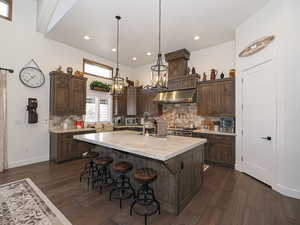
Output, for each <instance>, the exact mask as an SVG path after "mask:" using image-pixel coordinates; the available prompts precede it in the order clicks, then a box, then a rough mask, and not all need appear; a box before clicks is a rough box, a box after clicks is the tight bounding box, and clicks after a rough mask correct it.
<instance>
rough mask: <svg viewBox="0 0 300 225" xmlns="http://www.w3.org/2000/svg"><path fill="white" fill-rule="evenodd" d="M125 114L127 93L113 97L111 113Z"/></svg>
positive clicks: (116, 114) (115, 114)
mask: <svg viewBox="0 0 300 225" xmlns="http://www.w3.org/2000/svg"><path fill="white" fill-rule="evenodd" d="M126 114H127V94H126V92H125V93H124V94H123V95H120V96H114V97H113V115H114V116H126Z"/></svg>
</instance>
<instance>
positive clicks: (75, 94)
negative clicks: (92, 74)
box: [70, 77, 86, 115]
mask: <svg viewBox="0 0 300 225" xmlns="http://www.w3.org/2000/svg"><path fill="white" fill-rule="evenodd" d="M70 96H71V97H70V98H71V101H70V102H71V106H70V111H71V113H72V114H73V115H84V114H85V113H86V110H85V109H86V79H82V78H75V77H74V78H72V79H71V88H70Z"/></svg>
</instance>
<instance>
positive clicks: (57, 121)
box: [49, 116, 82, 129]
mask: <svg viewBox="0 0 300 225" xmlns="http://www.w3.org/2000/svg"><path fill="white" fill-rule="evenodd" d="M66 120H67V123H68V127H69V128H70V129H71V128H75V120H82V116H50V120H49V128H50V129H59V128H63V123H64V121H66Z"/></svg>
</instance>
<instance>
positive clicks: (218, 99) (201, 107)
mask: <svg viewBox="0 0 300 225" xmlns="http://www.w3.org/2000/svg"><path fill="white" fill-rule="evenodd" d="M197 103H198V115H201V116H230V117H234V116H235V83H234V79H231V78H226V79H224V80H214V81H206V82H200V83H198V84H197Z"/></svg>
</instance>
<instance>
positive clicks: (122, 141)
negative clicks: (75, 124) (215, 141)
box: [74, 131, 207, 161]
mask: <svg viewBox="0 0 300 225" xmlns="http://www.w3.org/2000/svg"><path fill="white" fill-rule="evenodd" d="M74 139H76V140H80V141H85V142H88V143H92V144H95V145H100V146H105V147H109V148H113V149H116V150H120V151H124V152H128V153H132V154H136V155H140V156H144V157H148V158H151V159H157V160H160V161H167V160H169V159H171V158H173V157H175V156H177V155H180V154H182V153H185V152H187V151H189V150H191V149H193V148H195V147H197V146H200V145H203V144H205V143H206V142H207V140H206V139H202V138H191V137H180V136H170V135H169V136H167V137H166V138H158V137H152V136H148V137H146V136H143V135H140V134H139V132H135V131H115V132H106V133H92V134H83V135H75V136H74Z"/></svg>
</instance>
